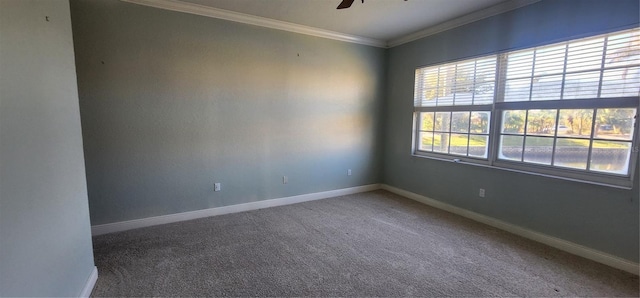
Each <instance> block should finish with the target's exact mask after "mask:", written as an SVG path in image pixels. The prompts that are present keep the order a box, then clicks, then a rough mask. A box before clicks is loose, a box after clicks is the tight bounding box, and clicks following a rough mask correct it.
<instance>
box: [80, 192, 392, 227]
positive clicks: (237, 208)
mask: <svg viewBox="0 0 640 298" xmlns="http://www.w3.org/2000/svg"><path fill="white" fill-rule="evenodd" d="M376 189H380V184H369V185H363V186H356V187H350V188H343V189H336V190H330V191H323V192H316V193H310V194H304V195H298V196H292V197H284V198H277V199H270V200H264V201H257V202H251V203H244V204H237V205H231V206H223V207H216V208H210V209H202V210H195V211H188V212H181V213H175V214H168V215H162V216H154V217H147V218H141V219H134V220H127V221H121V222H114V223H108V224H102V225H95V226H92V227H91V234H92V235H93V236H97V235H103V234H108V233H114V232H121V231H126V230H131V229H137V228H143V227H150V226H155V225H162V224H167V223H173V222H179V221H185V220H191V219H197V218H203V217H209V216H215V215H222V214H229V213H237V212H243V211H250V210H256V209H263V208H269V207H276V206H282V205H289V204H295V203H301V202H307V201H313V200H320V199H326V198H331V197H337V196H344V195H350V194H355V193H360V192H366V191H372V190H376Z"/></svg>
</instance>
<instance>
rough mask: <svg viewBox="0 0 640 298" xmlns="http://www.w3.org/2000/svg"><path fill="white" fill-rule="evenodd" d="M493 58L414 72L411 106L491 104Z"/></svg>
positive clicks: (494, 59)
mask: <svg viewBox="0 0 640 298" xmlns="http://www.w3.org/2000/svg"><path fill="white" fill-rule="evenodd" d="M496 60H497V55H492V56H488V57H481V58H476V59H470V60H463V61H458V62H454V63H447V64H441V65H436V66H430V67H424V68H419V69H417V70H416V77H415V78H416V80H415V89H414V90H415V93H414V106H415V107H435V106H454V105H483V104H491V103H493V98H494V89H495V76H496Z"/></svg>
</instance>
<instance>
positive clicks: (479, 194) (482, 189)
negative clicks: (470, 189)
mask: <svg viewBox="0 0 640 298" xmlns="http://www.w3.org/2000/svg"><path fill="white" fill-rule="evenodd" d="M478 196H479V197H481V198H484V188H481V189H480V191H479V192H478Z"/></svg>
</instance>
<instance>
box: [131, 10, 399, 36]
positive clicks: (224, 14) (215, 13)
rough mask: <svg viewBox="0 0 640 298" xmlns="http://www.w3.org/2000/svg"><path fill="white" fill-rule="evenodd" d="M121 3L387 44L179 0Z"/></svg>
mask: <svg viewBox="0 0 640 298" xmlns="http://www.w3.org/2000/svg"><path fill="white" fill-rule="evenodd" d="M120 1H123V2H129V3H134V4H139V5H144V6H150V7H155V8H161V9H166V10H172V11H178V12H184V13H190V14H195V15H200V16H205V17H211V18H216V19H222V20H227V21H232V22H238V23H244V24H249V25H255V26H261V27H267V28H271V29H277V30H283V31H289V32H295V33H301V34H306V35H311V36H316V37H323V38H328V39H334V40H339V41H346V42H351V43H358V44H363V45H368V46H374V47H380V48H386V47H387V43H386V42H385V41H382V40H377V39H373V38H367V37H361V36H356V35H349V34H344V33H339V32H335V31H330V30H324V29H319V28H314V27H309V26H304V25H298V24H294V23H289V22H283V21H278V20H274V19H269V18H264V17H259V16H254V15H249V14H244V13H239V12H235V11H230V10H225V9H219V8H213V7H209V6H204V5H199V4H193V3H187V2H183V1H179V0H120Z"/></svg>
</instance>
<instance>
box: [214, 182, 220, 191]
mask: <svg viewBox="0 0 640 298" xmlns="http://www.w3.org/2000/svg"><path fill="white" fill-rule="evenodd" d="M220 190H221V188H220V183H219V182H216V183H214V184H213V191H220Z"/></svg>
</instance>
